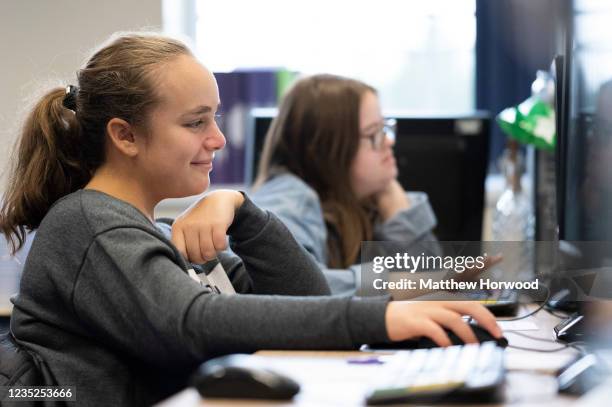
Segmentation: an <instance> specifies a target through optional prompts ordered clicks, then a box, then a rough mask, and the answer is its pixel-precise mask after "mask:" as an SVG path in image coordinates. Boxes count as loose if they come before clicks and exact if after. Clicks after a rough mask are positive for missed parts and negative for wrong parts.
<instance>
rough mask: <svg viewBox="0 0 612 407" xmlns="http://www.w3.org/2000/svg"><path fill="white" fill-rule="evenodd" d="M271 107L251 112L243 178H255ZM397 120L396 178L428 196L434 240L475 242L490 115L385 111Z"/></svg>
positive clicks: (478, 237)
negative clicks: (433, 220)
mask: <svg viewBox="0 0 612 407" xmlns="http://www.w3.org/2000/svg"><path fill="white" fill-rule="evenodd" d="M275 115H276V111H275V109H255V110H254V111H253V117H254V121H253V137H252V138H251V140H250V142H249V146H248V148H247V157H248V158H247V160H248V161H247V167H248V168H250V171H249V172H247V174H246V179H247V180H248V181H250V182H252V181H253V180H254V178H255V176H256V173H257V168H258V165H259V159H260V155H261V151H262V148H263V144H264V140H265V136H266V133H267V131H268V128H269V127H270V124H271V122H272V119H273V117H274V116H275ZM386 116H387V118H394V119H395V120H396V122H397V134H396V140H395V146H394V151H395V156H396V160H397V165H398V170H399V176H398V179H399V181H400V183H401V184H402V186H403V187H404V189H406V190H408V191H423V192H426V193H427V194H428V195H429V199H430V203H431V205H432V207H433V210H434V212H435V213H436V216H437V219H438V226H437V227H436V229H435V230H434V233H435V234H436V236H437V238H438V239H440V240H444V241H480V240H481V238H482V221H483V206H484V200H485V195H484V188H485V177H486V170H487V168H488V151H489V150H488V149H489V130H490V118H489V115H488V113H485V112H476V113H473V114H469V115H454V116H427V117H423V116H414V115H406V114H398V113H394V114H389V115H386Z"/></svg>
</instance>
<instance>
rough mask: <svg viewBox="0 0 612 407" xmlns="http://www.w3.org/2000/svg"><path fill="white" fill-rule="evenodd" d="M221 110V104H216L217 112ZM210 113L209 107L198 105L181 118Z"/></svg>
mask: <svg viewBox="0 0 612 407" xmlns="http://www.w3.org/2000/svg"><path fill="white" fill-rule="evenodd" d="M220 108H221V103H219V104H217V110H219V109H220ZM209 112H212V107H210V106H206V105H200V106H198V107H196V108H194V109H191V110H190V111H188V112H186V113H184V114H183V115H182V116H190V115H196V114H205V113H209Z"/></svg>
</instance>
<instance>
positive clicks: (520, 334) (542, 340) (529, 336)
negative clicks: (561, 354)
mask: <svg viewBox="0 0 612 407" xmlns="http://www.w3.org/2000/svg"><path fill="white" fill-rule="evenodd" d="M508 332H509V333H511V334H514V335H519V336H522V337H523V338H528V339H533V340H534V341H541V342H548V343H557V341H555V340H553V339H546V338H538V337H536V336H531V335H527V334H524V333H522V332H518V331H508Z"/></svg>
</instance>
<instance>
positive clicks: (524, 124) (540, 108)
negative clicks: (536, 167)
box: [496, 97, 556, 150]
mask: <svg viewBox="0 0 612 407" xmlns="http://www.w3.org/2000/svg"><path fill="white" fill-rule="evenodd" d="M496 119H497V123H498V124H499V127H501V129H502V130H503V132H504V133H506V134H507V135H508V136H509V137H511V138H513V139H515V140H517V141H518V142H519V143H522V144H529V145H532V146H534V147H536V148H539V149H542V150H553V149H554V148H555V140H556V134H555V112H554V110H553V109H552V108H551V107H550V106H549V105H548V104H547V103H545V102H542V101H541V100H539V99H538V98H536V97H530V98H528V99H527V100H525V101H524V102H523V103H521V104H519V105H518V106H515V107H509V108H507V109H504V110H502V111H501V113H499V114H498V115H497V118H496Z"/></svg>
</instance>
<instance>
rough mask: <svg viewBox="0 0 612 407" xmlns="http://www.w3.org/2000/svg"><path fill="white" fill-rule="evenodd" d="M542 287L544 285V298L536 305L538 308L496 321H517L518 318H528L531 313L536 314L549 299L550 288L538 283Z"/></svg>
mask: <svg viewBox="0 0 612 407" xmlns="http://www.w3.org/2000/svg"><path fill="white" fill-rule="evenodd" d="M540 285H541V286H542V287H544V288H545V289H546V298H545V299H544V301H543V302H542V304H540V305H539V306H538V308H536V309H535V310H533V311H531V312H529V313H527V314H525V315H521V316H520V317H514V318H506V319H497V321H518V320H520V319H525V318H528V317H530V316H532V315H535V314H537V313H538V312H540V311H541V310H542V308H544V307H545V306H546V304H548V300H549V299H550V289H549V288H548V287H547V286H545V285H544V284H540Z"/></svg>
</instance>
